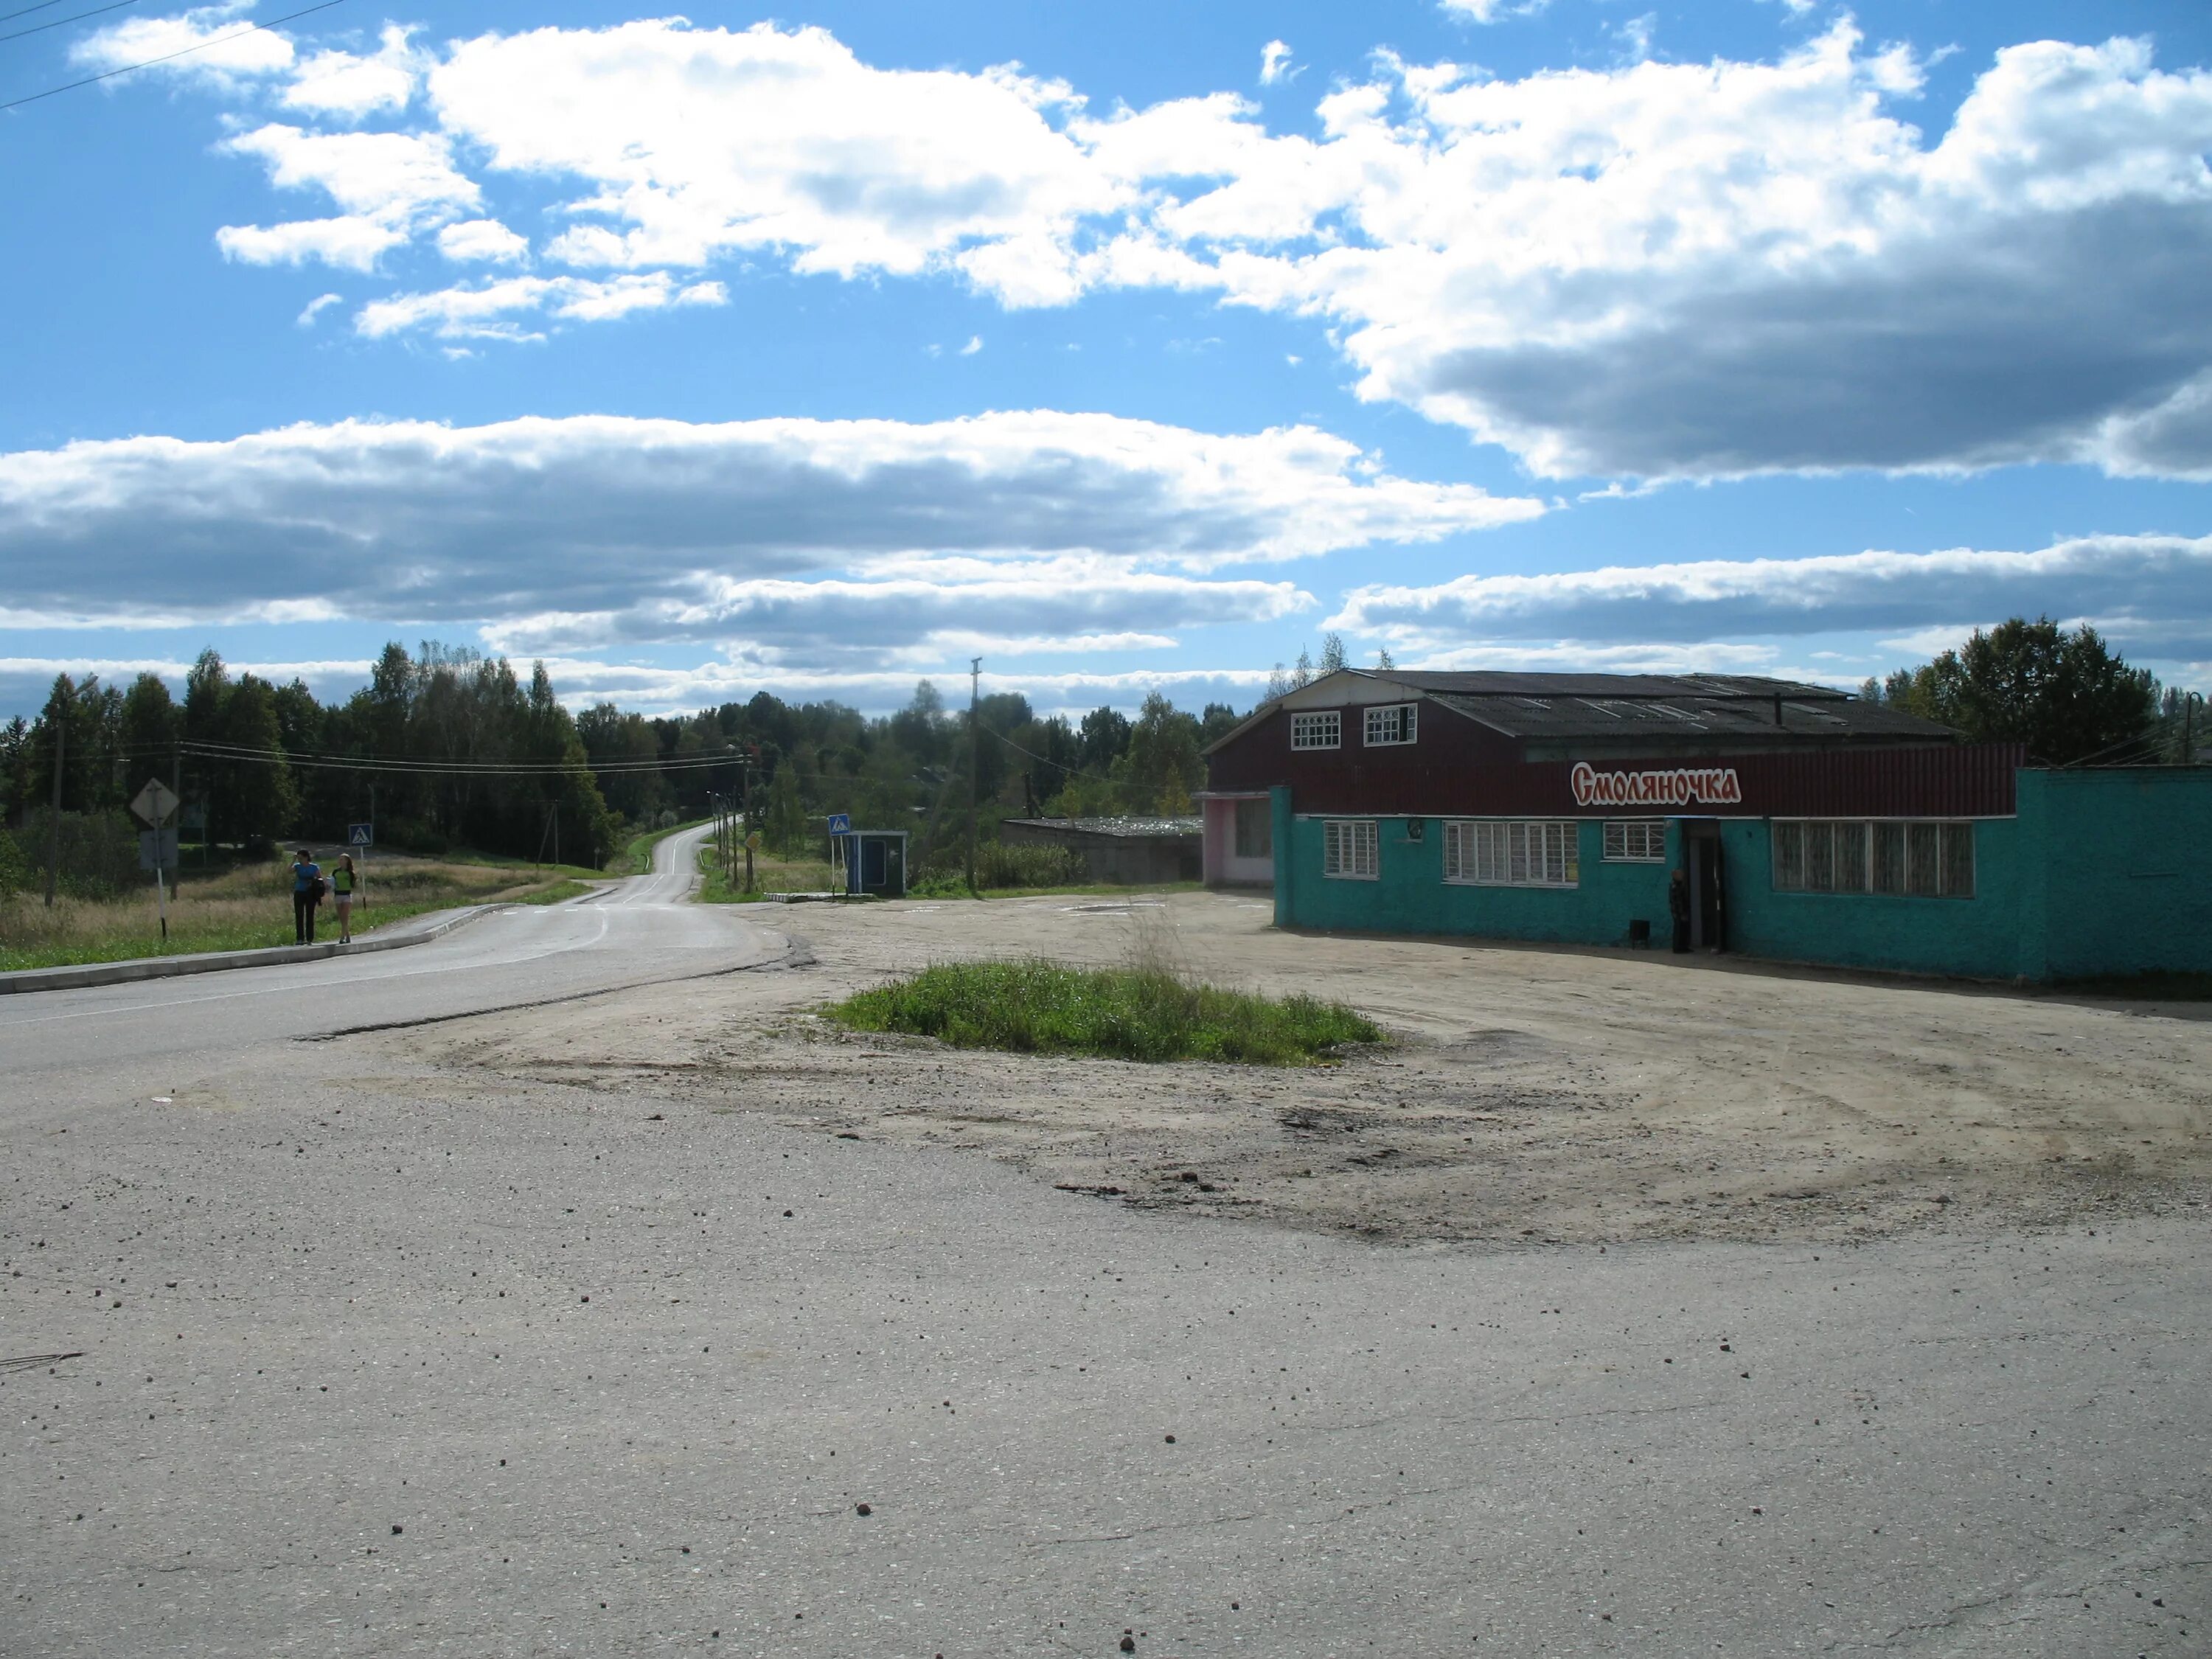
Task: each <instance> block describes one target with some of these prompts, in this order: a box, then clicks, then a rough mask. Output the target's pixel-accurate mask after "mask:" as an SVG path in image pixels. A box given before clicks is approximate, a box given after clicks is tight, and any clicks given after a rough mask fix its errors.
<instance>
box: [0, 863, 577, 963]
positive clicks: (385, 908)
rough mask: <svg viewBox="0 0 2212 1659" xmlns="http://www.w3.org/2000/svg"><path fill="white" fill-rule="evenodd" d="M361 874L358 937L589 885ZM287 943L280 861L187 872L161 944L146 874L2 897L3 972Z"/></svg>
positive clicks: (327, 930) (324, 931) (427, 869)
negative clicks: (91, 890)
mask: <svg viewBox="0 0 2212 1659" xmlns="http://www.w3.org/2000/svg"><path fill="white" fill-rule="evenodd" d="M593 873H596V872H593ZM365 877H366V879H365V881H364V884H363V891H364V894H365V896H366V900H367V902H366V904H365V905H362V906H357V907H356V908H355V911H354V936H355V937H356V938H357V939H358V938H360V937H362V935H364V934H367V933H370V932H372V931H373V930H374V929H376V928H378V927H389V926H390V925H391V924H392V923H393V922H395V921H405V920H407V919H408V918H409V917H410V916H419V915H423V914H424V913H425V912H427V911H431V910H445V909H450V908H453V907H454V906H456V905H463V904H483V903H489V902H494V901H498V902H513V903H525V904H548V903H553V902H557V901H558V900H560V899H563V898H573V897H574V896H576V895H577V894H579V893H581V892H585V891H586V890H588V889H587V887H586V884H585V883H583V882H581V881H578V880H575V879H573V878H567V877H560V876H546V875H541V874H540V873H539V872H535V871H533V870H532V868H531V867H530V866H528V865H526V864H525V865H512V864H508V865H501V864H485V863H477V862H473V861H463V860H450V859H436V860H429V859H411V858H410V859H405V860H399V859H392V858H381V859H377V860H374V861H372V862H371V863H370V864H369V866H368V869H367V871H366V872H365ZM315 937H316V938H317V939H336V938H337V908H336V907H335V906H333V905H330V904H325V905H324V906H323V908H322V909H321V911H320V913H319V915H317V917H316V925H315ZM292 942H293V931H292V878H291V872H290V868H289V866H288V865H286V864H285V863H283V861H281V860H279V861H275V862H270V863H262V864H252V865H242V866H238V867H236V868H234V869H231V870H228V871H225V872H222V873H221V874H218V875H214V876H210V877H209V878H204V879H196V878H193V877H192V876H191V874H190V873H189V872H188V873H187V875H186V877H185V883H184V884H183V885H182V886H181V887H179V888H178V889H176V890H173V892H172V893H171V894H170V895H169V939H168V943H167V945H163V944H162V942H161V922H160V919H159V913H158V911H157V909H156V908H155V900H154V893H153V888H152V884H151V883H150V882H149V884H148V885H147V887H146V888H145V889H144V890H143V891H140V892H137V893H134V894H132V895H131V896H129V897H126V898H119V899H77V898H70V897H66V896H64V897H62V898H59V899H58V900H57V901H56V902H55V903H54V907H53V908H52V909H51V910H50V909H48V908H46V904H45V902H44V901H43V899H42V898H41V897H40V895H39V894H37V893H19V894H16V895H15V896H11V897H5V898H0V972H13V971H15V970H17V969H25V968H63V967H73V966H76V965H77V964H79V963H89V962H127V961H131V960H133V959H134V958H137V957H162V956H189V955H195V954H197V953H199V952H202V951H253V950H260V949H263V948H265V947H267V946H269V945H289V944H291V943H292Z"/></svg>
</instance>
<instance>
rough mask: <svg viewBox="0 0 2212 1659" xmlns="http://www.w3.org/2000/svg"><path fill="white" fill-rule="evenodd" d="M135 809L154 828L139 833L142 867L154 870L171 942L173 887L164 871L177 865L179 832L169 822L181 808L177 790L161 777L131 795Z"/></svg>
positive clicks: (156, 891)
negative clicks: (171, 889) (170, 827)
mask: <svg viewBox="0 0 2212 1659" xmlns="http://www.w3.org/2000/svg"><path fill="white" fill-rule="evenodd" d="M176 810H177V792H176V791H175V790H173V789H172V788H170V787H169V786H168V785H167V784H166V783H164V782H162V781H161V779H159V778H149V779H147V780H146V787H144V788H143V789H141V790H140V791H139V792H138V793H137V794H136V795H135V796H133V797H132V798H131V811H134V812H136V813H137V815H138V816H139V817H142V818H143V819H144V820H145V821H146V822H147V823H149V824H151V825H152V826H153V828H152V829H149V830H148V831H147V832H146V833H145V834H144V835H142V836H139V837H138V867H139V868H140V869H141V870H151V871H152V872H154V902H155V904H156V905H158V906H159V907H160V908H161V943H162V944H164V945H167V943H168V942H169V889H168V884H167V881H166V880H165V879H164V878H163V874H162V872H164V871H167V870H172V869H174V868H175V867H176V863H177V832H176V831H175V830H174V829H168V828H167V827H165V826H167V823H168V822H169V814H171V813H172V812H173V811H176Z"/></svg>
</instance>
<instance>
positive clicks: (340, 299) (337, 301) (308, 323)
mask: <svg viewBox="0 0 2212 1659" xmlns="http://www.w3.org/2000/svg"><path fill="white" fill-rule="evenodd" d="M344 303H345V295H343V294H318V295H316V296H315V297H314V298H313V299H312V300H310V301H307V305H306V307H304V308H303V309H302V310H301V313H300V316H299V324H300V326H301V328H313V326H314V325H315V319H316V318H318V317H319V316H321V315H322V314H323V313H325V311H328V310H329V309H330V308H331V307H332V306H336V305H343V304H344Z"/></svg>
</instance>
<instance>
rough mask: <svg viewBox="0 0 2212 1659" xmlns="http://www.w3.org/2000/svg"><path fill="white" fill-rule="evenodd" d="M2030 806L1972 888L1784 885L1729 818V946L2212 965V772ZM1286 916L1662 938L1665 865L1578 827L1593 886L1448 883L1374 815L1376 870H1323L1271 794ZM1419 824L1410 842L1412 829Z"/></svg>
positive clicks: (1848, 955) (1286, 797) (1458, 930)
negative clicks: (1629, 858) (1358, 877)
mask: <svg viewBox="0 0 2212 1659" xmlns="http://www.w3.org/2000/svg"><path fill="white" fill-rule="evenodd" d="M2019 800H2020V814H2019V816H2018V817H2015V818H1991V819H1984V820H1982V821H1980V822H1979V823H1976V824H1975V826H1974V896H1973V897H1972V898H1970V899H1955V898H1911V897H1906V896H1901V895H1893V894H1875V893H1783V892H1777V891H1776V890H1774V881H1773V865H1772V848H1771V831H1770V829H1769V826H1768V825H1767V823H1765V821H1763V820H1759V819H1741V820H1723V821H1722V822H1721V824H1720V834H1721V843H1722V846H1723V848H1724V852H1725V857H1726V860H1727V866H1728V897H1729V948H1730V949H1731V950H1734V951H1741V952H1742V953H1744V954H1746V955H1748V956H1755V957H1769V958H1771V959H1774V960H1778V961H1784V962H1809V963H1833V964H1835V965H1837V966H1840V967H1851V968H1872V969H1891V970H1896V971H1903V972H1908V973H1923V974H1945V975H1960V976H1962V977H1966V978H1976V979H2015V978H2022V979H2030V980H2049V979H2075V978H2084V977H2088V976H2091V975H2124V974H2132V973H2142V972H2145V971H2148V970H2151V969H2168V970H2179V971H2194V972H2212V870H2209V869H2208V858H2207V854H2208V850H2212V769H2202V768H2198V769H2179V768H2164V769H2158V768H2145V769H2138V770H2127V771H2120V770H2106V771H2094V772H2043V771H2023V772H2022V773H2021V775H2020V796H2019ZM1274 812H1275V851H1276V859H1275V920H1276V921H1277V922H1278V923H1279V924H1280V925H1283V926H1285V927H1289V926H1297V927H1320V928H1333V929H1363V928H1364V929H1372V930H1376V931H1378V932H1385V933H1452V934H1466V935H1470V936H1474V937H1477V938H1492V939H1539V940H1557V941H1560V942H1563V943H1580V944H1589V945H1616V944H1620V943H1624V942H1625V941H1626V939H1627V935H1628V924H1629V921H1631V919H1632V918H1637V917H1641V918H1643V919H1644V920H1646V921H1650V924H1651V932H1652V942H1653V945H1654V947H1655V948H1656V949H1661V950H1663V949H1665V948H1666V946H1667V944H1668V932H1669V927H1670V922H1669V919H1668V914H1667V876H1668V871H1669V870H1670V869H1671V868H1673V867H1674V866H1675V865H1677V864H1680V862H1681V861H1682V858H1683V848H1682V831H1681V825H1680V823H1679V822H1677V823H1673V824H1670V825H1669V826H1668V837H1667V842H1668V844H1667V852H1668V861H1667V863H1666V864H1664V865H1650V864H1607V863H1606V862H1605V861H1604V859H1603V857H1602V851H1603V836H1604V829H1603V826H1602V825H1601V823H1597V822H1596V821H1595V820H1593V821H1589V822H1586V823H1582V824H1580V825H1579V826H1578V829H1579V839H1578V842H1577V844H1578V846H1579V848H1580V850H1581V861H1582V880H1581V885H1580V886H1578V887H1575V888H1570V889H1551V888H1529V887H1474V886H1463V885H1461V884H1456V883H1454V884H1447V883H1446V882H1445V881H1444V879H1443V824H1442V820H1440V819H1437V818H1423V819H1418V820H1416V819H1410V818H1403V817H1386V818H1378V819H1377V820H1376V823H1377V825H1378V827H1379V831H1380V854H1381V858H1380V863H1381V872H1382V873H1381V878H1380V879H1378V880H1376V881H1346V880H1340V879H1332V878H1328V877H1325V876H1323V875H1322V825H1321V821H1320V820H1319V819H1317V818H1299V817H1295V816H1294V815H1293V814H1292V812H1291V802H1290V792H1289V791H1288V790H1287V789H1284V788H1278V789H1277V790H1276V791H1275V792H1274ZM1413 823H1419V824H1420V825H1421V835H1420V839H1419V840H1415V839H1414V838H1413V836H1412V834H1411V833H1410V832H1409V825H1411V824H1413Z"/></svg>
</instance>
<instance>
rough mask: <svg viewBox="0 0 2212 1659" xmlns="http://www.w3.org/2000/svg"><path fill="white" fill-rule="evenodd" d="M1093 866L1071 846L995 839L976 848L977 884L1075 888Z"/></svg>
mask: <svg viewBox="0 0 2212 1659" xmlns="http://www.w3.org/2000/svg"><path fill="white" fill-rule="evenodd" d="M1090 876H1091V866H1089V865H1088V864H1086V863H1085V862H1084V859H1083V855H1082V854H1080V853H1078V852H1076V851H1075V850H1074V849H1073V848H1068V847H1037V846H1013V845H1011V844H1009V843H1008V842H1002V841H994V842H987V844H985V845H983V846H981V847H978V848H976V849H975V884H976V885H977V886H978V887H1074V886H1077V885H1079V884H1082V883H1083V882H1085V881H1087V880H1089V879H1090Z"/></svg>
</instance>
